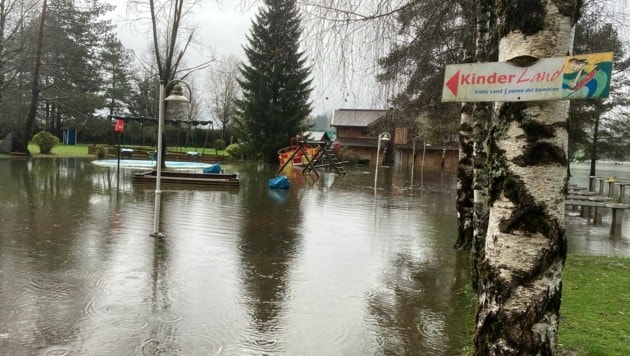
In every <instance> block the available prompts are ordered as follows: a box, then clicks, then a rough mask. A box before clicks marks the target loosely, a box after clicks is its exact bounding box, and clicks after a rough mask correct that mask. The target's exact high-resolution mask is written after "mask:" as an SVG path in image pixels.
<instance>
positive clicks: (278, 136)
mask: <svg viewBox="0 0 630 356" xmlns="http://www.w3.org/2000/svg"><path fill="white" fill-rule="evenodd" d="M301 34H302V28H301V17H300V14H299V12H298V10H297V8H296V4H295V1H294V0H289V1H287V0H265V6H264V7H263V8H262V9H261V11H260V12H259V13H258V15H257V16H256V19H255V20H254V22H253V23H252V29H251V33H250V34H249V36H248V42H249V44H248V45H247V46H246V47H245V54H246V55H247V59H248V61H249V64H246V63H242V64H241V66H240V74H241V76H242V77H241V78H240V79H239V84H240V86H241V88H242V92H243V95H242V98H241V99H240V100H238V101H237V107H238V109H239V113H240V116H239V118H238V120H236V122H235V127H234V128H235V130H237V132H238V134H239V137H240V139H241V140H242V141H244V142H246V143H247V144H248V148H249V149H250V150H252V152H253V153H256V154H257V155H259V156H261V157H260V158H263V159H265V160H267V161H268V162H277V159H278V156H277V151H278V150H279V149H280V148H282V147H284V146H286V145H287V143H288V142H289V140H290V138H291V137H292V136H295V135H297V134H299V133H301V132H302V131H304V130H305V129H306V124H305V120H304V119H305V118H306V117H307V115H309V113H310V111H311V109H312V104H311V101H310V99H309V95H310V93H311V90H312V89H311V79H310V78H309V76H310V73H311V69H310V67H307V66H306V57H305V55H304V52H303V51H300V49H299V40H300V36H301Z"/></svg>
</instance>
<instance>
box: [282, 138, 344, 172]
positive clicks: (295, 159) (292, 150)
mask: <svg viewBox="0 0 630 356" xmlns="http://www.w3.org/2000/svg"><path fill="white" fill-rule="evenodd" d="M332 145H333V141H330V140H324V141H306V140H305V139H304V137H302V136H295V137H292V138H291V146H288V147H285V148H283V149H281V150H279V151H278V160H279V161H280V168H279V169H278V171H277V172H276V174H279V173H280V172H282V171H283V170H284V169H285V168H286V167H287V166H288V165H292V166H293V167H302V174H307V173H310V172H313V173H315V175H316V176H317V177H319V173H317V170H316V168H325V169H327V170H332V169H334V170H335V172H336V173H337V174H339V175H344V174H346V171H345V169H344V168H343V167H342V166H341V165H342V164H343V163H347V162H340V161H339V160H338V159H337V156H336V154H335V150H334V149H333V147H332Z"/></svg>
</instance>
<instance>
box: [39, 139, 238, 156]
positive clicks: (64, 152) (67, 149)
mask: <svg viewBox="0 0 630 356" xmlns="http://www.w3.org/2000/svg"><path fill="white" fill-rule="evenodd" d="M88 146H89V145H88V144H77V145H63V144H59V145H57V146H55V147H53V149H52V151H51V154H46V155H45V154H41V153H39V147H38V146H37V145H36V144H34V143H32V142H31V143H29V145H28V150H29V151H31V155H32V156H33V157H95V155H90V154H88ZM145 148H147V147H146V146H145ZM168 150H169V151H173V152H188V151H195V148H194V147H181V148H178V147H168ZM196 150H197V151H199V152H201V151H202V149H200V148H197V149H196ZM203 151H205V154H209V155H213V154H215V150H214V148H206V149H205V150H203ZM216 152H218V154H219V155H224V156H226V155H227V152H226V151H225V150H219V151H216Z"/></svg>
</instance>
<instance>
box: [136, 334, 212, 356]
mask: <svg viewBox="0 0 630 356" xmlns="http://www.w3.org/2000/svg"><path fill="white" fill-rule="evenodd" d="M223 348H224V346H223V344H221V342H219V341H218V340H217V339H215V338H213V337H211V336H209V335H204V334H200V333H192V332H177V331H175V332H172V333H169V334H167V335H165V336H164V337H152V338H150V339H148V340H146V341H144V342H142V343H141V344H140V345H139V346H138V349H137V350H135V351H136V352H134V354H140V355H147V356H154V355H187V356H188V355H189V356H196V355H203V356H209V355H218V354H220V353H221V351H222V350H223Z"/></svg>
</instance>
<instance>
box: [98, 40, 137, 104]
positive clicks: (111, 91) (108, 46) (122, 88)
mask: <svg viewBox="0 0 630 356" xmlns="http://www.w3.org/2000/svg"><path fill="white" fill-rule="evenodd" d="M132 60H133V59H132V57H131V52H130V51H129V50H127V49H126V48H125V47H124V46H123V44H122V42H120V40H119V39H118V38H116V36H114V35H113V34H110V35H108V36H107V37H106V38H105V41H104V44H103V48H102V50H101V53H100V61H101V71H102V75H103V77H104V89H105V94H104V96H105V104H106V105H107V108H108V109H109V114H110V115H113V114H117V113H118V114H121V113H124V112H126V111H128V110H127V106H128V101H129V98H130V94H131V93H132V86H131V76H132V75H131V64H132Z"/></svg>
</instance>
